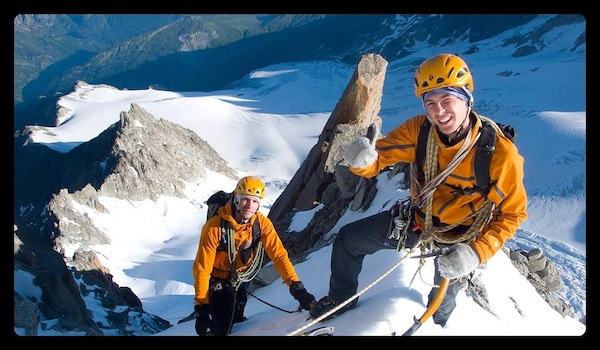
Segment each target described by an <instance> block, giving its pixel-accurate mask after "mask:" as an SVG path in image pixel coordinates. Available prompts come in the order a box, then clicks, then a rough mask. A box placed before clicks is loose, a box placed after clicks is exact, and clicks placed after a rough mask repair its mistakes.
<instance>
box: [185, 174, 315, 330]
mask: <svg viewBox="0 0 600 350" xmlns="http://www.w3.org/2000/svg"><path fill="white" fill-rule="evenodd" d="M264 196H265V184H264V183H263V182H262V180H261V179H259V178H257V177H252V176H247V177H244V178H242V179H240V180H239V181H238V183H237V185H236V187H235V190H234V193H233V196H232V197H231V200H230V201H229V202H228V203H227V204H226V205H223V206H222V207H220V208H219V209H218V211H217V214H216V215H215V216H213V217H212V218H210V219H209V220H208V221H207V222H206V224H205V225H204V227H202V234H201V236H200V242H199V245H198V252H197V254H196V259H195V261H194V265H193V267H192V273H193V276H194V290H195V295H194V310H195V313H196V333H197V334H198V335H200V336H204V335H206V334H207V333H208V334H211V335H221V336H224V335H227V334H229V333H230V332H231V329H232V327H233V324H234V323H238V322H242V321H244V320H245V317H244V308H245V305H246V300H247V297H246V290H245V287H246V285H247V283H249V282H250V281H251V280H252V279H253V278H254V277H255V276H256V274H257V273H258V270H259V269H260V268H261V265H262V260H263V259H262V257H263V254H264V253H266V254H267V255H268V257H269V258H270V259H271V261H272V262H273V265H274V266H275V269H276V270H277V272H278V273H279V275H280V276H281V278H282V280H283V282H284V283H285V284H286V285H287V286H289V288H290V289H289V290H290V294H291V295H292V296H293V297H294V298H295V299H296V300H298V302H299V303H300V307H301V308H302V309H304V310H309V309H310V307H311V306H312V305H313V304H314V303H315V297H314V296H313V295H312V294H310V293H308V292H307V291H306V288H305V287H304V285H303V284H302V282H301V281H300V279H299V278H298V275H297V274H296V271H295V269H294V266H293V265H292V262H291V261H290V259H289V257H288V252H287V250H286V249H285V247H284V246H283V243H282V242H281V239H280V238H279V235H278V234H277V231H276V230H275V227H274V226H273V223H272V222H271V220H270V219H269V218H267V217H266V216H265V215H263V214H262V213H261V212H259V211H258V209H259V207H260V202H261V200H262V199H263V198H264ZM222 223H224V224H225V225H222ZM255 236H256V237H255ZM231 262H234V265H232V263H231ZM232 266H235V268H232Z"/></svg>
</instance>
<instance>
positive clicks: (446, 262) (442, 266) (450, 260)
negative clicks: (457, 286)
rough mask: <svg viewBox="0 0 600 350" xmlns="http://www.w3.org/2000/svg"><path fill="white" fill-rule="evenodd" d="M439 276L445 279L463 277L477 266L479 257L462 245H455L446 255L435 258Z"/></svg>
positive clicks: (471, 249)
mask: <svg viewBox="0 0 600 350" xmlns="http://www.w3.org/2000/svg"><path fill="white" fill-rule="evenodd" d="M437 264H438V269H439V271H440V275H441V276H442V277H444V278H447V279H449V280H450V279H453V278H457V277H460V276H464V275H466V274H468V273H470V272H471V271H473V270H475V269H476V268H477V266H479V256H478V255H477V253H476V252H475V250H473V248H471V246H469V245H468V244H464V243H455V244H453V245H451V246H450V247H449V248H448V253H447V254H445V255H440V256H439V257H438V258H437Z"/></svg>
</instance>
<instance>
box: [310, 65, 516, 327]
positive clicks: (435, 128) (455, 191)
mask: <svg viewBox="0 0 600 350" xmlns="http://www.w3.org/2000/svg"><path fill="white" fill-rule="evenodd" d="M414 82H415V94H416V96H417V97H418V98H419V99H420V100H421V103H422V105H423V108H424V110H425V112H426V114H425V115H417V116H415V117H413V118H411V119H408V120H407V121H406V122H404V123H402V124H401V125H400V126H398V127H396V128H395V129H393V130H391V131H390V132H389V133H388V134H387V135H386V136H385V137H383V138H378V137H377V136H378V133H379V131H378V130H379V129H380V127H381V126H380V125H375V135H374V137H373V139H372V140H371V139H369V138H367V137H365V136H360V137H358V138H357V139H356V140H355V141H353V142H352V143H351V144H350V145H349V146H348V148H347V149H346V150H345V151H344V159H345V161H346V162H347V163H348V165H349V169H350V170H351V171H352V172H353V173H354V174H356V175H360V176H363V177H366V178H371V177H374V176H376V175H378V174H379V173H380V171H381V170H382V169H384V168H386V167H388V166H392V165H395V164H396V163H399V162H404V163H411V181H410V183H411V186H410V203H411V205H410V207H411V210H410V214H409V216H411V217H410V218H408V221H406V220H405V221H404V222H400V226H401V227H400V228H402V226H403V225H405V224H407V225H410V230H409V231H410V232H411V237H414V234H416V235H417V237H418V238H417V240H416V241H417V242H421V243H422V244H421V247H426V246H427V247H433V248H435V247H437V248H442V247H444V248H447V249H444V250H443V251H444V252H448V254H443V255H438V256H437V257H436V264H435V275H434V284H435V285H436V286H434V288H432V290H431V292H430V294H429V297H428V301H429V303H431V301H432V300H433V298H434V296H435V295H436V293H437V290H438V288H437V286H439V285H440V282H441V281H442V279H443V278H446V279H448V280H451V282H450V286H449V288H448V290H447V292H446V295H445V297H444V299H443V301H442V303H441V305H440V306H439V308H438V309H437V311H436V312H435V313H434V314H433V320H434V322H435V323H437V324H440V325H442V326H444V325H445V323H446V322H447V320H448V318H449V317H450V314H451V313H452V311H453V310H454V308H455V306H456V303H455V298H456V294H457V293H458V291H459V290H460V287H461V285H462V283H457V282H461V281H464V280H465V278H464V277H465V276H467V275H469V274H470V273H471V272H472V271H473V270H475V269H476V268H477V267H478V266H479V265H480V264H483V263H485V262H486V261H487V260H488V259H490V258H491V257H492V256H493V255H494V254H495V253H496V252H497V251H498V250H500V249H501V248H502V246H503V245H504V243H505V242H506V241H507V240H508V239H509V238H511V237H512V236H513V235H514V234H515V232H516V230H517V228H518V227H519V225H520V223H521V222H523V221H524V220H525V219H526V218H527V213H526V207H527V194H526V191H525V187H524V185H523V176H524V173H523V164H524V160H523V157H522V156H521V155H520V154H519V152H518V150H517V147H516V146H515V144H514V143H513V142H512V141H511V140H510V139H508V138H507V137H506V136H505V135H504V134H503V133H502V131H500V129H499V128H497V125H496V124H495V123H494V122H493V120H491V119H489V118H487V117H484V116H481V115H479V114H477V113H476V112H475V111H474V110H473V105H474V99H473V95H472V92H473V77H472V75H471V71H470V70H469V67H468V66H467V64H466V63H465V62H464V61H463V60H462V59H461V58H460V57H458V56H455V55H451V54H441V55H437V56H434V57H432V58H430V59H427V60H425V61H424V62H423V63H422V64H421V65H420V66H419V67H418V69H417V71H416V73H415V79H414ZM379 121H381V120H379ZM426 121H428V122H429V123H431V125H432V127H431V128H430V129H429V134H428V135H429V136H428V137H429V138H428V141H427V153H426V157H425V162H424V166H423V168H422V169H419V167H418V166H417V164H416V161H417V144H418V141H419V132H420V129H421V127H422V126H423V125H424V122H426ZM483 121H486V123H490V124H493V126H494V127H496V128H497V132H496V138H497V139H496V144H495V150H494V152H493V154H492V157H491V163H490V169H489V177H490V180H491V182H490V184H489V191H488V189H487V188H486V191H477V189H478V187H477V182H476V179H475V170H474V168H475V167H474V160H475V153H476V151H477V146H476V143H477V141H478V139H479V137H480V130H481V129H482V125H483V124H482V122H483ZM371 136H373V135H371ZM486 187H487V186H486ZM391 220H392V221H393V220H394V218H391V217H390V212H388V211H384V212H382V213H378V214H375V215H373V216H370V217H367V218H364V219H362V220H358V221H356V222H353V223H350V224H348V225H346V226H344V227H342V228H341V229H340V231H339V232H338V235H337V237H336V240H335V241H334V243H333V251H332V256H331V277H330V283H329V293H328V295H326V296H325V297H323V298H322V299H320V300H319V301H318V302H317V304H316V305H315V306H314V307H313V308H312V309H311V310H310V314H311V317H313V318H317V317H319V316H321V315H322V314H324V313H326V312H328V311H329V310H332V309H333V308H335V307H336V306H337V305H339V304H340V303H343V302H344V301H345V300H347V299H350V298H352V297H353V296H354V295H355V294H356V292H357V287H358V275H359V273H360V271H361V269H362V261H363V259H364V257H365V256H366V255H369V254H373V253H374V252H376V251H378V250H381V249H390V248H397V247H398V244H390V238H391V239H392V242H393V243H398V239H399V238H400V237H399V236H394V235H393V234H391V232H390V222H391ZM391 226H394V225H391ZM391 229H392V230H393V229H394V227H392V228H391ZM394 239H395V241H394ZM400 239H405V237H404V238H400ZM409 241H410V240H409ZM404 243H406V241H404V242H402V243H401V244H404ZM412 244H416V243H415V242H414V240H413V242H412V243H411V245H412ZM405 248H412V247H411V246H406V247H405ZM357 301H358V298H354V299H353V300H352V302H350V303H348V304H347V305H345V306H344V307H343V308H341V309H339V310H338V311H336V312H335V313H334V315H332V316H335V315H339V314H340V313H342V312H345V311H347V310H348V309H350V308H353V307H355V305H356V303H357Z"/></svg>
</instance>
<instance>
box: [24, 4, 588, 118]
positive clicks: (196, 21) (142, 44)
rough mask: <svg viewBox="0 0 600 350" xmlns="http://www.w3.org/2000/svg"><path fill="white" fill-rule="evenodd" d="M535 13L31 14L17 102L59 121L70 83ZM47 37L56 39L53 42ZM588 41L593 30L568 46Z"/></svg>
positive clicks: (189, 79)
mask: <svg viewBox="0 0 600 350" xmlns="http://www.w3.org/2000/svg"><path fill="white" fill-rule="evenodd" d="M536 17H537V15H487V14H484V15H473V14H465V15H392V14H386V15H354V14H352V15H346V14H336V15H194V16H192V15H186V16H176V15H142V16H137V17H136V16H134V15H128V16H123V15H101V16H100V15H87V16H84V15H78V16H53V15H46V16H31V15H30V16H25V15H23V16H20V17H17V18H16V19H15V103H17V102H18V101H19V99H18V97H19V96H20V95H22V96H23V98H22V99H23V103H20V104H18V105H17V106H16V108H15V109H16V114H17V116H16V117H15V129H21V128H22V127H23V126H24V125H26V124H40V125H53V124H52V122H53V113H54V103H55V101H56V96H57V95H61V94H66V93H68V92H69V91H71V89H72V88H73V86H74V85H75V83H76V82H77V81H78V80H83V81H86V82H87V83H90V84H110V85H112V86H115V87H117V88H120V89H124V88H127V89H145V88H148V87H150V86H152V87H154V88H161V89H165V90H171V91H212V90H217V89H221V88H223V87H225V86H227V85H228V84H230V83H232V82H234V81H236V80H238V79H241V78H242V77H243V76H245V75H247V74H248V73H249V72H251V71H252V70H253V69H257V68H260V67H264V66H267V65H271V64H276V63H283V62H293V61H308V60H330V59H336V60H341V61H343V62H345V63H348V64H355V63H356V62H358V59H359V57H360V55H361V54H363V53H365V52H370V53H378V54H380V55H382V56H383V57H384V58H386V59H387V60H389V61H392V60H395V59H398V58H401V57H404V56H406V55H408V54H409V53H411V52H413V50H414V47H415V43H422V42H426V43H428V44H430V45H431V46H440V47H444V46H449V45H452V44H453V43H456V42H459V41H468V42H470V43H472V47H471V48H470V49H469V50H471V51H477V50H478V43H480V42H481V41H483V40H485V39H488V38H490V37H492V36H494V35H498V34H499V33H502V32H504V31H507V30H509V29H513V28H517V27H519V26H524V25H525V24H527V23H528V22H530V21H532V20H533V19H535V18H536ZM131 21H133V22H134V23H136V25H137V24H139V26H136V27H138V30H137V31H133V30H132V29H131V27H134V26H130V23H131ZM583 21H585V18H584V17H583V16H580V15H560V16H556V17H553V16H548V20H547V24H546V25H545V26H542V27H540V28H537V29H536V30H535V31H527V30H523V31H517V32H516V34H515V35H514V36H512V37H510V38H507V39H506V43H505V44H506V45H511V46H514V47H515V52H514V56H515V57H519V56H524V55H528V54H531V53H534V52H537V51H539V50H542V49H543V47H544V46H545V45H546V44H545V43H544V42H542V41H541V40H540V38H541V36H542V34H544V33H545V32H547V31H550V30H552V29H553V28H556V27H557V26H562V25H567V24H571V23H578V22H583ZM124 28H125V29H127V30H125V29H124ZM432 28H435V30H432ZM524 28H526V27H524ZM47 38H55V39H54V40H50V42H49V43H48V44H46V46H47V48H46V47H45V46H44V45H43V43H44V42H45V41H44V40H48V39H47ZM582 43H585V30H584V32H582V33H581V37H580V40H578V42H575V43H573V46H572V47H570V48H567V49H574V48H576V47H577V46H578V45H580V44H582ZM65 53H66V54H65ZM460 54H468V52H461V53H460ZM32 57H33V58H34V59H33V58H32ZM40 69H41V71H40ZM38 72H39V76H38V77H36V78H34V77H35V76H36V73H38ZM38 97H42V98H38ZM33 101H35V102H33Z"/></svg>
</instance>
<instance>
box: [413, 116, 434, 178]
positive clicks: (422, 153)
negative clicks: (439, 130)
mask: <svg viewBox="0 0 600 350" xmlns="http://www.w3.org/2000/svg"><path fill="white" fill-rule="evenodd" d="M429 128H431V123H430V122H429V119H427V118H425V120H424V121H423V124H422V125H421V129H420V130H419V139H418V141H417V162H416V163H417V174H421V173H423V165H425V157H426V156H427V135H429Z"/></svg>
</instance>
